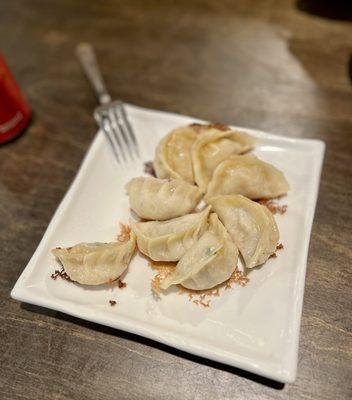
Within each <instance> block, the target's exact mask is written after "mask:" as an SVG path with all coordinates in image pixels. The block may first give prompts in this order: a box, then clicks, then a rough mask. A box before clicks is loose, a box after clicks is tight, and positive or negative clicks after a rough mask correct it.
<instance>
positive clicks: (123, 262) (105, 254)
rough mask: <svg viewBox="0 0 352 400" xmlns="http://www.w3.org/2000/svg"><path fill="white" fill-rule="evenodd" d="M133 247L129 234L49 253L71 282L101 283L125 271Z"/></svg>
mask: <svg viewBox="0 0 352 400" xmlns="http://www.w3.org/2000/svg"><path fill="white" fill-rule="evenodd" d="M135 248H136V239H135V236H134V234H133V233H131V234H130V237H129V239H128V240H127V241H126V242H111V243H80V244H77V245H75V246H73V247H67V248H60V247H58V248H56V249H53V250H52V251H51V252H52V253H53V255H54V256H55V257H57V258H58V259H59V261H60V262H61V264H62V265H63V267H64V269H65V272H66V274H67V275H68V276H69V277H70V279H72V280H73V281H75V282H78V283H81V284H83V285H101V284H104V283H109V282H112V281H114V280H115V279H117V278H118V277H119V276H120V275H121V274H122V273H123V272H124V271H125V270H126V268H127V267H128V264H129V262H130V260H131V258H132V256H133V254H134V251H135Z"/></svg>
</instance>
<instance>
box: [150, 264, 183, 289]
mask: <svg viewBox="0 0 352 400" xmlns="http://www.w3.org/2000/svg"><path fill="white" fill-rule="evenodd" d="M176 264H177V263H176V262H163V261H161V262H160V261H152V260H149V263H148V265H149V267H150V268H151V269H153V270H156V271H158V273H157V274H156V275H155V276H154V278H153V279H152V283H151V285H152V289H153V290H154V291H155V292H157V293H161V289H160V284H161V282H162V281H163V280H164V279H165V278H166V277H167V276H168V275H169V274H171V272H172V271H173V270H174V269H175V266H176Z"/></svg>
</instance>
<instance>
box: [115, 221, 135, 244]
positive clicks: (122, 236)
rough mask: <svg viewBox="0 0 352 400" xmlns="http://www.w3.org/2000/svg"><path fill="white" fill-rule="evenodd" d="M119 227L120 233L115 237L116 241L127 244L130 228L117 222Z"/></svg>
mask: <svg viewBox="0 0 352 400" xmlns="http://www.w3.org/2000/svg"><path fill="white" fill-rule="evenodd" d="M119 226H120V231H121V233H119V234H118V235H117V236H116V240H117V241H118V242H121V243H124V242H127V241H128V240H129V239H130V235H131V227H130V226H128V225H125V224H122V223H121V222H119Z"/></svg>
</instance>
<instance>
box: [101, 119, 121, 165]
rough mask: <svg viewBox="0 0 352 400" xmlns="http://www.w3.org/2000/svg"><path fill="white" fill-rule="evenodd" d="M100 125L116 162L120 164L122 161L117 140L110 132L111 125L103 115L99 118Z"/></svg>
mask: <svg viewBox="0 0 352 400" xmlns="http://www.w3.org/2000/svg"><path fill="white" fill-rule="evenodd" d="M101 127H102V129H103V132H104V134H105V136H106V138H107V139H108V141H109V144H110V147H111V150H112V151H113V154H114V156H115V159H116V161H117V163H118V164H121V161H122V157H121V153H122V152H121V149H120V146H119V144H118V142H117V141H116V140H115V137H114V136H113V134H112V132H111V131H112V130H111V125H110V123H109V120H108V119H107V118H106V117H105V118H104V117H102V118H101Z"/></svg>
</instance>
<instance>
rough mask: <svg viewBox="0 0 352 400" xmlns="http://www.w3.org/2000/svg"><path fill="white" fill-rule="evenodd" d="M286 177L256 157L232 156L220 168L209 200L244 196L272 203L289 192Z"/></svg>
mask: <svg viewBox="0 0 352 400" xmlns="http://www.w3.org/2000/svg"><path fill="white" fill-rule="evenodd" d="M289 189H290V187H289V184H288V182H287V180H286V178H285V176H284V174H283V173H282V172H281V171H279V170H278V169H277V168H275V167H274V166H273V165H271V164H268V163H266V162H264V161H262V160H259V159H258V158H257V157H256V156H254V155H249V154H248V155H244V156H231V157H229V158H228V159H227V160H225V161H223V162H222V163H221V164H219V165H218V166H217V167H216V169H215V171H214V174H213V177H212V179H211V181H210V183H209V186H208V191H207V194H206V199H209V198H211V197H212V196H216V195H220V194H241V195H243V196H246V197H248V198H250V199H272V198H274V197H278V196H281V195H283V194H285V193H287V192H288V190H289Z"/></svg>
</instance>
